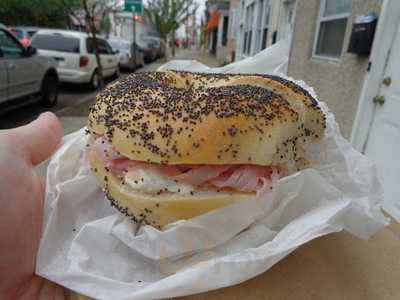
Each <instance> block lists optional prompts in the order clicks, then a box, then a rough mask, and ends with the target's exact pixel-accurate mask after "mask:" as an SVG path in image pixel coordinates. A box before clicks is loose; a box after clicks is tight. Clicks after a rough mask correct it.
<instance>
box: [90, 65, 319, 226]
mask: <svg viewBox="0 0 400 300" xmlns="http://www.w3.org/2000/svg"><path fill="white" fill-rule="evenodd" d="M325 126H326V125H325V115H324V113H323V112H322V110H321V109H320V107H319V105H318V103H317V101H316V100H315V99H314V98H312V96H311V95H310V94H309V93H308V92H307V91H305V90H304V89H303V88H301V87H300V86H298V85H296V84H295V83H293V82H291V81H288V80H286V79H283V78H280V77H277V76H270V75H239V74H201V73H190V72H182V71H163V72H152V73H135V74H132V75H130V76H128V77H127V78H125V79H122V80H120V81H118V82H116V83H114V84H112V85H110V86H108V87H107V88H106V89H105V90H104V91H102V92H100V93H99V94H98V95H97V97H96V102H95V104H94V105H93V106H92V107H91V109H90V113H89V118H88V134H89V142H88V147H87V157H88V160H89V163H90V165H91V169H92V171H93V174H94V175H95V176H96V178H97V180H98V181H99V183H100V185H101V186H102V188H103V189H104V191H105V193H106V195H107V197H108V199H109V200H110V201H111V204H112V205H113V206H115V207H116V208H117V209H118V210H119V211H121V212H122V213H123V214H125V215H127V216H129V217H130V218H131V219H132V220H134V221H136V222H142V223H144V224H149V225H152V226H154V227H157V228H162V227H163V226H164V225H166V224H168V223H171V222H174V221H177V220H180V219H189V218H193V217H196V216H199V215H201V214H204V213H207V212H209V211H211V210H213V209H216V208H219V207H223V206H226V205H229V204H232V203H235V202H237V201H242V200H248V199H251V198H252V196H254V195H256V193H258V192H268V191H270V190H273V188H274V184H275V182H276V181H277V180H278V179H279V178H281V177H282V176H285V175H287V174H290V173H292V172H294V171H297V170H300V169H303V168H305V167H307V166H308V162H307V160H306V159H305V150H304V145H305V144H307V143H312V142H317V141H318V140H319V139H320V138H321V137H322V136H323V135H324V129H325Z"/></svg>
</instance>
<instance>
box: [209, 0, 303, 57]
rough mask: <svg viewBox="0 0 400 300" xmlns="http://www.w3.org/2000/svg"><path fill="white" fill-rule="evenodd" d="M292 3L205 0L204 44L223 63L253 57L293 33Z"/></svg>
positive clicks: (273, 0)
mask: <svg viewBox="0 0 400 300" xmlns="http://www.w3.org/2000/svg"><path fill="white" fill-rule="evenodd" d="M295 3H296V1H295V0H208V1H207V2H206V10H205V28H204V31H205V46H206V48H207V49H208V50H209V51H210V53H212V54H214V55H215V56H216V57H217V59H219V60H221V61H224V62H232V61H236V60H240V59H243V58H246V57H248V56H252V55H254V54H256V53H258V52H259V51H261V50H263V49H265V48H267V47H268V46H270V45H272V44H274V43H275V42H276V41H277V40H280V39H283V38H286V37H287V36H288V35H289V34H290V33H291V32H292V28H293V20H294V8H295Z"/></svg>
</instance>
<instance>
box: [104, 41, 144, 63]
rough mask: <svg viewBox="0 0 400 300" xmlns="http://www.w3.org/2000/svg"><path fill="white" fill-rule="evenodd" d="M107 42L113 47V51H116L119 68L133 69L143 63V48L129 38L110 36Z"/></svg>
mask: <svg viewBox="0 0 400 300" xmlns="http://www.w3.org/2000/svg"><path fill="white" fill-rule="evenodd" d="M108 43H109V44H110V46H111V47H112V48H113V50H114V52H118V56H119V65H120V67H121V68H124V69H128V70H131V71H133V70H135V69H137V68H139V67H142V66H143V65H144V55H143V50H142V49H141V48H140V47H139V46H138V45H137V44H136V47H134V43H133V42H131V41H129V40H123V39H119V38H110V39H108ZM134 48H135V49H136V64H135V61H134V59H135V58H134V53H135V52H134Z"/></svg>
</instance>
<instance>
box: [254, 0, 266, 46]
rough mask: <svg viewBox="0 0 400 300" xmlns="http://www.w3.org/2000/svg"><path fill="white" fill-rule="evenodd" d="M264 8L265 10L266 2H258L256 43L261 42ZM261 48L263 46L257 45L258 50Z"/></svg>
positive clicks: (262, 0) (259, 0) (260, 0)
mask: <svg viewBox="0 0 400 300" xmlns="http://www.w3.org/2000/svg"><path fill="white" fill-rule="evenodd" d="M263 8H264V0H258V7H257V20H256V37H255V39H256V41H261V31H262V25H263ZM260 48H261V44H260V42H259V44H258V45H257V50H259V49H260Z"/></svg>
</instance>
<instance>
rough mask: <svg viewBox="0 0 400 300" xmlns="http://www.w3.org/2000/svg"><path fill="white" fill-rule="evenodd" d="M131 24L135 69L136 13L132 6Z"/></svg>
mask: <svg viewBox="0 0 400 300" xmlns="http://www.w3.org/2000/svg"><path fill="white" fill-rule="evenodd" d="M132 22H133V64H134V68H135V69H136V13H135V5H132Z"/></svg>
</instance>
